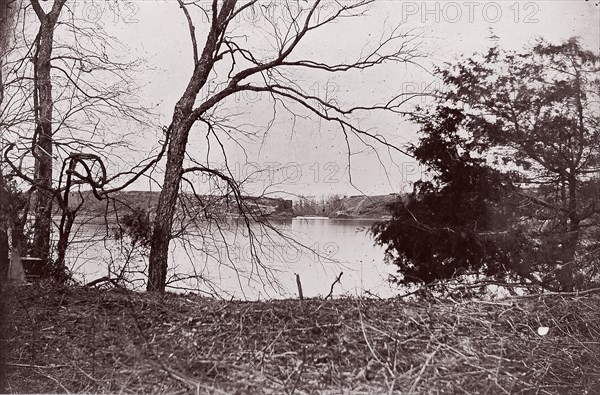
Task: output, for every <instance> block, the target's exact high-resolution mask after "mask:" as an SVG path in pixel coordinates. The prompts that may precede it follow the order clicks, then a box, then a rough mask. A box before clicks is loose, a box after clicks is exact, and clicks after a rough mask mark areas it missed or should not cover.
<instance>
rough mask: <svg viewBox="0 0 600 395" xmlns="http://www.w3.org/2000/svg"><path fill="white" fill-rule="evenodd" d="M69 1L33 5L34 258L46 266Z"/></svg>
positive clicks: (47, 261) (48, 250) (50, 229)
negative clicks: (60, 42) (54, 71)
mask: <svg viewBox="0 0 600 395" xmlns="http://www.w3.org/2000/svg"><path fill="white" fill-rule="evenodd" d="M65 1H66V0H55V2H54V4H53V5H52V10H51V11H50V12H49V13H47V14H46V13H44V11H43V10H42V8H41V7H40V5H39V2H38V0H31V4H32V6H33V8H34V10H35V12H36V15H37V16H38V19H39V21H40V29H39V33H38V34H39V36H38V42H37V49H36V54H35V58H34V67H35V94H36V97H37V102H38V108H36V111H37V114H36V130H35V148H34V150H35V152H34V155H35V185H34V187H35V204H34V210H35V223H34V235H33V251H32V255H33V256H34V257H37V258H42V259H43V261H44V263H45V264H48V263H49V259H50V234H51V231H52V201H53V199H54V195H53V193H52V192H51V190H52V145H53V137H52V112H53V109H54V101H53V99H52V79H51V63H50V59H51V58H52V49H53V43H54V29H55V28H56V22H57V20H58V17H59V15H60V12H61V10H62V7H63V5H64V3H65Z"/></svg>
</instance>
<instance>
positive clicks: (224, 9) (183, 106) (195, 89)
mask: <svg viewBox="0 0 600 395" xmlns="http://www.w3.org/2000/svg"><path fill="white" fill-rule="evenodd" d="M236 1H237V0H226V1H224V2H223V4H222V6H221V10H220V11H219V12H218V13H217V10H216V9H214V10H213V11H214V14H213V16H216V19H215V20H213V21H212V26H211V29H210V32H209V33H208V36H207V40H206V44H205V46H204V49H203V51H202V55H201V56H200V59H196V56H197V48H196V46H195V45H196V44H195V40H194V42H193V45H194V62H195V64H194V72H193V74H192V77H191V78H190V81H189V83H188V85H187V87H186V89H185V92H184V93H183V95H182V97H181V99H179V101H178V102H177V104H176V105H175V110H174V112H173V120H172V121H171V125H170V126H169V148H168V151H167V165H166V168H165V178H164V182H163V188H162V191H161V192H160V196H159V198H158V207H157V209H156V217H155V218H154V225H153V231H152V238H151V241H150V257H149V259H148V284H147V286H146V289H147V290H148V291H151V292H164V291H165V287H166V278H167V263H168V256H169V243H170V241H171V228H172V226H173V215H174V213H175V208H176V205H177V194H178V191H179V184H180V182H181V176H182V173H183V160H184V158H185V152H186V148H187V142H188V137H189V134H190V130H191V128H192V126H193V125H194V122H195V121H196V119H197V117H198V116H199V115H200V114H199V113H195V112H194V103H195V102H196V97H197V96H198V93H199V92H200V89H202V87H203V86H204V84H206V81H207V79H208V76H209V73H210V71H211V70H212V67H213V65H214V62H215V58H214V57H215V56H216V54H217V52H218V49H219V46H220V40H221V39H222V37H221V36H222V33H223V32H224V31H225V29H226V28H227V24H228V23H229V17H230V15H231V14H232V13H233V11H234V8H235V5H236ZM216 6H217V2H214V3H213V7H216ZM182 8H185V6H183V5H182ZM192 27H193V26H192V25H190V28H192ZM191 31H193V29H191ZM230 91H231V92H233V90H231V88H230ZM205 104H206V103H205ZM208 108H210V105H206V106H204V107H203V109H204V111H206V110H207V109H208Z"/></svg>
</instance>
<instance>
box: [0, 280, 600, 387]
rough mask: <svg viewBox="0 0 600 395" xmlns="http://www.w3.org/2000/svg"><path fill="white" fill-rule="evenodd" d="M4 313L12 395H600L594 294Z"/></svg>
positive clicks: (18, 293) (160, 304)
mask: <svg viewBox="0 0 600 395" xmlns="http://www.w3.org/2000/svg"><path fill="white" fill-rule="evenodd" d="M3 302H4V304H5V315H4V317H3V321H4V322H3V323H2V326H3V330H2V337H3V338H4V348H5V350H6V357H5V361H4V367H3V369H4V374H5V383H4V386H5V390H6V391H7V392H10V393H143V394H149V393H161V394H184V393H199V394H225V393H226V394H269V393H276V394H294V393H295V394H379V393H381V394H384V393H385V394H392V393H395V394H459V393H465V394H503V393H506V394H520V393H527V394H529V393H535V394H571V393H572V394H600V295H599V294H598V293H590V294H587V295H585V296H570V297H565V296H556V295H549V296H543V297H528V298H510V299H502V300H497V301H454V300H448V301H437V302H421V303H416V302H405V301H402V300H398V299H389V300H375V299H357V298H342V299H335V300H326V301H325V300H322V299H311V300H304V301H303V302H302V303H301V302H300V301H298V300H283V301H265V302H241V301H221V300H214V299H208V298H204V297H200V296H196V295H175V294H166V295H163V296H160V295H152V294H145V293H135V292H129V291H124V290H119V289H113V290H108V291H107V290H98V289H93V288H82V287H66V286H59V285H55V284H51V283H40V284H35V285H29V286H20V287H13V288H9V289H7V290H5V293H4V296H3ZM544 328H548V333H547V334H545V335H540V333H542V334H543V333H544V331H545V329H544Z"/></svg>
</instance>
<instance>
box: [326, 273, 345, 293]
mask: <svg viewBox="0 0 600 395" xmlns="http://www.w3.org/2000/svg"><path fill="white" fill-rule="evenodd" d="M342 274H344V272H340V275H339V276H337V278H336V279H335V281H334V282H333V284H331V290H330V291H329V293H328V294H327V296H325V300H327V299H328V298H329V297H330V296H331V295H332V294H333V287H334V285H335V284H337V283H339V282H340V278H342Z"/></svg>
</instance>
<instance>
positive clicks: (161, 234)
mask: <svg viewBox="0 0 600 395" xmlns="http://www.w3.org/2000/svg"><path fill="white" fill-rule="evenodd" d="M190 112H191V110H190ZM177 115H178V116H176V119H174V120H173V123H172V127H171V132H170V134H171V136H170V140H169V149H168V151H167V155H168V156H167V166H166V170H165V178H164V182H163V188H162V191H161V192H160V196H159V198H158V207H157V208H156V217H155V219H154V227H153V231H152V238H151V244H150V246H151V247H150V257H149V262H148V265H149V267H148V284H147V290H148V291H151V292H164V291H165V286H166V280H167V262H168V255H169V242H170V241H171V228H172V226H173V215H174V213H175V208H176V205H177V193H178V191H179V183H180V180H181V173H182V170H183V159H184V156H185V150H186V146H187V140H188V136H189V133H190V129H191V124H190V122H189V119H186V118H187V117H186V116H184V115H183V114H181V113H180V114H177ZM187 116H188V117H189V114H188V115H187Z"/></svg>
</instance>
